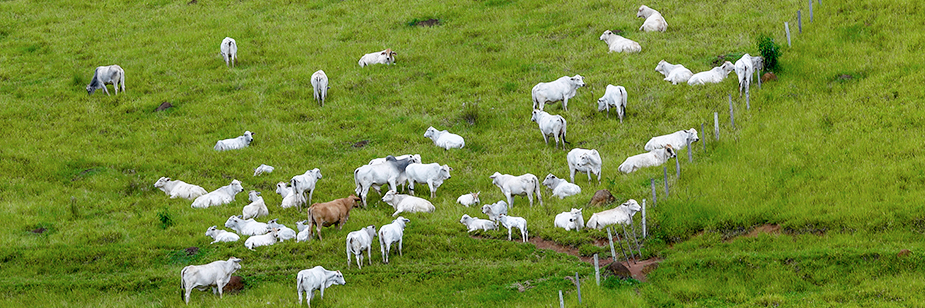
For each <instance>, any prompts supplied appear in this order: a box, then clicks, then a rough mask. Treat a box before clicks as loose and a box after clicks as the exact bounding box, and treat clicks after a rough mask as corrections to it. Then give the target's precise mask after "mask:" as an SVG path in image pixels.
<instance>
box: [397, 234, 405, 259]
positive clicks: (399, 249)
mask: <svg viewBox="0 0 925 308" xmlns="http://www.w3.org/2000/svg"><path fill="white" fill-rule="evenodd" d="M403 239H404V236H402V237H401V238H399V239H398V255H399V256H404V254H402V253H401V242H402V241H403Z"/></svg>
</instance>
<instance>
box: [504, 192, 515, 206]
mask: <svg viewBox="0 0 925 308" xmlns="http://www.w3.org/2000/svg"><path fill="white" fill-rule="evenodd" d="M504 196H505V197H507V206H509V207H514V198H512V197H511V192H509V191H506V192H504Z"/></svg>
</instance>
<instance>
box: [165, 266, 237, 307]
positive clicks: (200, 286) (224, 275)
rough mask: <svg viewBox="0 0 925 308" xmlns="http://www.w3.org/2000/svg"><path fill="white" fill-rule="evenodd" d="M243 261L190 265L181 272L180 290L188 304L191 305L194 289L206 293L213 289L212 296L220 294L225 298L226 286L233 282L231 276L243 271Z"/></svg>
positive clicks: (220, 296)
mask: <svg viewBox="0 0 925 308" xmlns="http://www.w3.org/2000/svg"><path fill="white" fill-rule="evenodd" d="M240 263H241V259H238V258H235V257H231V258H228V260H227V261H215V262H212V263H209V264H204V265H190V266H187V267H184V268H183V270H181V271H180V288H182V289H183V292H184V293H185V295H186V296H185V301H186V304H187V305H189V296H190V292H192V291H193V288H196V289H197V290H199V291H205V290H207V289H208V288H210V287H211V288H212V294H215V292H218V296H219V298H222V297H224V296H223V295H224V292H223V289H224V287H225V284H227V283H228V281H229V280H231V274H233V273H234V272H235V271H237V270H239V269H241V264H240Z"/></svg>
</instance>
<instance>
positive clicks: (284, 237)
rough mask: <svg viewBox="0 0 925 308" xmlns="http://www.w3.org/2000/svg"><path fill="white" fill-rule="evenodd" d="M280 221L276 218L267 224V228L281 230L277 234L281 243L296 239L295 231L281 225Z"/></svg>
mask: <svg viewBox="0 0 925 308" xmlns="http://www.w3.org/2000/svg"><path fill="white" fill-rule="evenodd" d="M278 220H279V218H274V219H272V220H270V221H268V222H267V227H270V228H273V229H278V230H279V231H277V232H276V238H277V239H279V241H280V242H282V241H288V240H291V239H294V238H296V232H295V230H292V228H289V227H287V226H286V225H283V224H281V223H279V222H278Z"/></svg>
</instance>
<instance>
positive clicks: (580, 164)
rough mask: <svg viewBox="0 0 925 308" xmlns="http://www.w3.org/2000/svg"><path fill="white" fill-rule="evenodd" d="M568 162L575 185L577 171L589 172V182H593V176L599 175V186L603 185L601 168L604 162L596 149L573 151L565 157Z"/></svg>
mask: <svg viewBox="0 0 925 308" xmlns="http://www.w3.org/2000/svg"><path fill="white" fill-rule="evenodd" d="M565 159H566V161H567V162H568V170H569V173H570V174H571V177H572V183H575V171H578V172H587V173H588V182H591V174H592V173H594V174H595V175H597V184H601V168H602V166H601V165H602V164H603V161H602V160H601V154H600V153H598V152H597V150H595V149H590V150H587V149H573V150H571V151H569V152H568V155H566V156H565Z"/></svg>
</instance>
